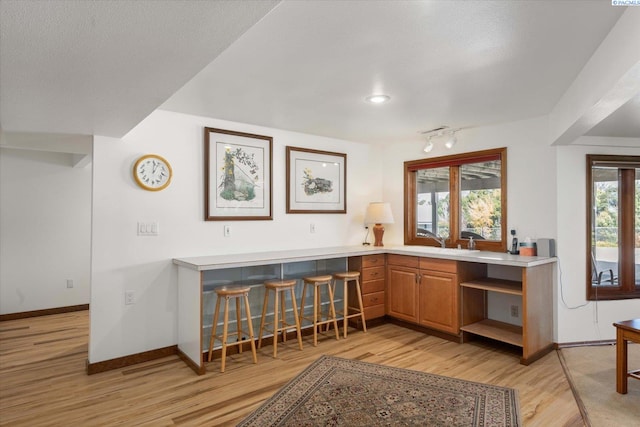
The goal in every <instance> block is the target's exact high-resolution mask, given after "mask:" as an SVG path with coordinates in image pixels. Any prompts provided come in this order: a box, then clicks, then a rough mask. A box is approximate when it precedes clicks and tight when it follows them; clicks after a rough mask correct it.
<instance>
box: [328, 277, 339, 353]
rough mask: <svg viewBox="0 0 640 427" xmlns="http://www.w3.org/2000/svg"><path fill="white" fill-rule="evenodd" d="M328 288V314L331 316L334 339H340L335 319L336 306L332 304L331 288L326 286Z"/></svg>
mask: <svg viewBox="0 0 640 427" xmlns="http://www.w3.org/2000/svg"><path fill="white" fill-rule="evenodd" d="M328 289H329V315H330V316H331V317H332V318H333V329H334V330H335V331H336V339H337V340H339V339H340V333H339V332H338V320H337V319H336V307H335V305H334V304H333V290H331V286H328Z"/></svg>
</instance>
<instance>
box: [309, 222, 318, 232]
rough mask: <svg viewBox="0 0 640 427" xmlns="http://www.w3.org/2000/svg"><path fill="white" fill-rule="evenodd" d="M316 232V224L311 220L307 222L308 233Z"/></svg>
mask: <svg viewBox="0 0 640 427" xmlns="http://www.w3.org/2000/svg"><path fill="white" fill-rule="evenodd" d="M315 232H316V225H315V224H314V223H313V222H312V223H311V224H309V233H311V234H313V233H315Z"/></svg>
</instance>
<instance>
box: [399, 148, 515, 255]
mask: <svg viewBox="0 0 640 427" xmlns="http://www.w3.org/2000/svg"><path fill="white" fill-rule="evenodd" d="M495 157H498V158H499V159H500V203H501V219H500V224H501V233H500V240H499V241H498V240H475V242H476V249H479V250H486V251H493V252H506V250H507V224H508V223H507V148H506V147H502V148H495V149H490V150H482V151H474V152H469V153H461V154H454V155H450V156H442V157H432V158H427V159H419V160H410V161H406V162H404V244H405V245H420V246H439V244H438V242H437V241H436V240H435V239H433V238H431V237H421V236H418V235H417V218H416V216H417V213H416V209H415V207H416V206H417V200H416V198H417V194H416V178H415V176H416V173H417V170H419V169H427V168H435V167H442V166H449V206H450V212H449V230H450V231H449V237H448V238H447V239H446V240H445V245H446V246H447V247H453V248H455V247H457V246H458V245H460V246H461V247H462V248H465V249H466V248H467V245H468V243H469V239H462V238H460V219H461V217H460V215H461V206H460V188H461V185H460V166H461V165H463V164H469V163H478V162H481V161H485V160H487V159H491V158H494V159H495Z"/></svg>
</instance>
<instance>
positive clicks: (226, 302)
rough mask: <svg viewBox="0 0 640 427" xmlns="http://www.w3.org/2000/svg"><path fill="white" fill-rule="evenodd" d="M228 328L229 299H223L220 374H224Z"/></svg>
mask: <svg viewBox="0 0 640 427" xmlns="http://www.w3.org/2000/svg"><path fill="white" fill-rule="evenodd" d="M228 327H229V297H224V323H223V324H222V356H221V358H222V364H221V365H220V372H224V365H225V362H226V360H227V333H228Z"/></svg>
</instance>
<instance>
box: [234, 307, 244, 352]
mask: <svg viewBox="0 0 640 427" xmlns="http://www.w3.org/2000/svg"><path fill="white" fill-rule="evenodd" d="M234 299H235V300H236V332H237V333H238V335H236V336H237V340H238V342H239V343H240V344H238V353H242V338H243V337H244V331H243V330H242V309H241V307H240V298H238V297H236V298H234Z"/></svg>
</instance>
